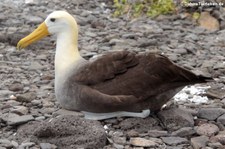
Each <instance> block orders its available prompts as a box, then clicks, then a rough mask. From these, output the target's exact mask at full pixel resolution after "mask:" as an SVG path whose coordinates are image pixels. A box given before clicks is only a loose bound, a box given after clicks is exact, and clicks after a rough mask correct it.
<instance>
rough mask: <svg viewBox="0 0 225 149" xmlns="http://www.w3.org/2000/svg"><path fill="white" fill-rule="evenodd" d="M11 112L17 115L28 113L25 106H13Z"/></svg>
mask: <svg viewBox="0 0 225 149" xmlns="http://www.w3.org/2000/svg"><path fill="white" fill-rule="evenodd" d="M11 112H12V113H16V114H19V115H26V114H28V108H27V107H25V106H13V107H12V108H11Z"/></svg>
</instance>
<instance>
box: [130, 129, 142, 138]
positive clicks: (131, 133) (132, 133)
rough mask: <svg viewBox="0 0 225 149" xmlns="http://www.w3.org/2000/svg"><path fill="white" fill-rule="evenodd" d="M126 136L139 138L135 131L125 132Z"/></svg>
mask: <svg viewBox="0 0 225 149" xmlns="http://www.w3.org/2000/svg"><path fill="white" fill-rule="evenodd" d="M127 136H128V137H138V136H139V133H138V132H137V131H135V130H133V129H132V130H130V131H128V132H127Z"/></svg>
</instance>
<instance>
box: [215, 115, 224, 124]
mask: <svg viewBox="0 0 225 149" xmlns="http://www.w3.org/2000/svg"><path fill="white" fill-rule="evenodd" d="M217 122H220V123H221V124H223V125H225V114H223V115H221V116H220V117H218V118H217Z"/></svg>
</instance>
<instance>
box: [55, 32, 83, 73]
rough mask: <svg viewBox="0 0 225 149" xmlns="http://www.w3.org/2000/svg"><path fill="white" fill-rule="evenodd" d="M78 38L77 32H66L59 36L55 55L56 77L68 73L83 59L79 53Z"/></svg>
mask: <svg viewBox="0 0 225 149" xmlns="http://www.w3.org/2000/svg"><path fill="white" fill-rule="evenodd" d="M77 36H78V34H77V33H76V32H75V31H74V32H73V31H64V32H61V33H59V34H58V35H57V43H56V55H55V74H56V77H57V76H59V75H60V74H62V75H63V74H64V73H67V72H68V71H69V70H70V68H71V67H72V66H73V65H75V64H76V61H78V60H80V59H82V57H81V56H80V54H79V51H78V46H77V42H78V41H77V40H78V37H77Z"/></svg>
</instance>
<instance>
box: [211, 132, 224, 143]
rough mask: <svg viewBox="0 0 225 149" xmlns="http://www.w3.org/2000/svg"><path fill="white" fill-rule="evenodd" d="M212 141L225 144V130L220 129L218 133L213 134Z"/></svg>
mask: <svg viewBox="0 0 225 149" xmlns="http://www.w3.org/2000/svg"><path fill="white" fill-rule="evenodd" d="M210 142H212V143H217V142H219V143H221V144H222V145H225V131H220V132H219V134H218V135H216V136H212V137H211V138H210Z"/></svg>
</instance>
